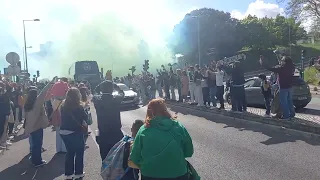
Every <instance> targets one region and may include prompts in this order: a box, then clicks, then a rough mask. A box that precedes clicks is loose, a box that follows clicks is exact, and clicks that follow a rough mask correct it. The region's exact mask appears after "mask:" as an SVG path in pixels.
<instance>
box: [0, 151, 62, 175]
mask: <svg viewBox="0 0 320 180" xmlns="http://www.w3.org/2000/svg"><path fill="white" fill-rule="evenodd" d="M63 164H64V155H63V154H55V155H54V156H53V158H52V159H51V160H50V162H48V164H47V165H46V166H43V167H40V168H34V167H33V166H32V164H31V162H30V160H29V155H27V156H25V157H24V158H23V159H22V160H21V161H20V162H19V163H18V164H15V165H13V166H11V167H8V168H7V169H5V170H3V171H1V172H0V177H1V179H3V180H9V179H12V180H15V179H17V180H18V179H19V180H45V179H55V178H57V177H59V176H61V175H63V174H64V166H63Z"/></svg>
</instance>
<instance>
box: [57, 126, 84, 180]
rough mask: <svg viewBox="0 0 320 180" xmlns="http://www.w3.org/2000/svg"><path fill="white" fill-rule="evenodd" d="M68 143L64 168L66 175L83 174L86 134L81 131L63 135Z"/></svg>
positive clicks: (64, 140) (65, 142)
mask: <svg viewBox="0 0 320 180" xmlns="http://www.w3.org/2000/svg"><path fill="white" fill-rule="evenodd" d="M61 138H62V139H63V142H64V144H65V145H66V149H67V154H66V157H65V164H64V170H65V173H64V174H65V175H66V176H71V175H73V174H75V175H81V174H83V156H84V146H85V143H84V135H83V133H81V132H74V133H72V134H68V135H61Z"/></svg>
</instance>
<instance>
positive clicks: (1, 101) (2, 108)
mask: <svg viewBox="0 0 320 180" xmlns="http://www.w3.org/2000/svg"><path fill="white" fill-rule="evenodd" d="M10 109H11V107H10V100H9V98H8V97H7V96H6V94H3V95H0V118H3V117H5V116H9V115H10Z"/></svg>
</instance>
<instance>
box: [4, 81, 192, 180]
mask: <svg viewBox="0 0 320 180" xmlns="http://www.w3.org/2000/svg"><path fill="white" fill-rule="evenodd" d="M34 85H36V84H34ZM39 86H43V88H42V89H39V88H38V87H36V86H29V87H21V86H20V85H18V84H16V83H9V82H6V81H2V82H1V88H0V90H1V91H0V92H1V94H0V109H1V112H0V113H1V114H0V118H1V119H0V120H1V124H0V125H1V127H2V128H3V129H2V128H1V132H0V134H1V135H2V137H3V135H5V139H6V138H7V135H8V132H10V131H9V129H10V127H11V126H8V125H7V124H8V120H9V116H12V115H13V110H14V111H15V113H16V114H17V115H13V117H12V118H13V119H14V120H15V119H17V121H18V123H19V122H21V123H23V122H24V134H25V135H28V136H29V142H30V161H31V163H32V164H33V165H34V167H36V168H38V167H41V166H44V165H46V163H47V162H46V161H45V160H43V159H42V156H41V153H42V152H43V151H44V150H45V149H44V148H43V136H44V129H46V128H48V127H50V126H52V130H54V131H56V153H62V154H65V164H64V166H65V179H81V178H83V177H84V176H85V173H84V171H83V170H84V166H85V162H84V154H85V143H86V138H87V137H88V133H89V132H88V126H89V125H90V124H91V123H92V117H91V111H90V106H91V105H90V103H93V106H94V107H95V109H96V111H95V113H96V115H97V124H98V130H97V131H96V133H95V134H96V141H97V143H98V145H99V150H100V157H101V162H103V161H104V160H106V159H107V158H108V154H109V153H110V151H112V147H113V146H114V145H115V144H117V143H118V142H119V141H121V140H122V138H123V137H124V135H123V133H122V131H121V128H122V125H121V116H120V104H121V101H122V99H123V94H122V93H118V94H117V95H114V94H113V92H114V90H115V89H114V84H113V81H108V80H106V81H104V82H102V83H101V84H100V85H99V88H98V90H99V92H97V94H95V95H93V97H92V98H91V96H89V94H90V91H89V90H88V88H87V87H86V85H85V84H84V83H79V84H77V83H73V82H71V83H70V82H69V81H68V79H67V78H57V77H55V78H53V80H52V81H50V82H48V83H46V84H42V85H40V84H39ZM13 92H15V93H13ZM18 92H19V93H18ZM16 96H17V99H18V100H17V102H18V105H15V104H14V103H15V102H13V101H14V100H15V99H14V98H16ZM14 108H16V109H14ZM19 110H20V111H19ZM19 112H21V113H22V114H21V115H20V116H19ZM175 118H176V117H174V116H172V115H171V114H170V113H169V111H168V110H167V107H166V105H165V100H163V99H154V100H152V101H150V102H149V104H148V111H147V115H146V119H145V120H144V121H142V120H136V121H134V123H133V125H132V128H131V131H132V137H131V141H130V142H129V143H130V145H129V151H128V152H129V153H128V155H127V160H126V167H127V169H128V170H126V171H125V172H126V173H125V174H124V175H123V176H122V177H121V178H120V179H122V180H138V179H139V175H140V174H141V177H140V178H141V179H142V180H154V179H159V180H161V179H172V180H180V179H181V180H184V179H186V177H189V175H188V172H189V169H188V167H189V165H190V164H189V163H188V162H187V161H186V160H185V158H186V157H191V156H192V154H193V145H192V140H191V137H190V135H189V134H188V132H187V130H186V129H185V128H184V126H183V125H182V124H181V123H179V122H178V121H176V120H175ZM23 120H24V121H23ZM9 123H11V122H9ZM170 129H172V131H171V130H170ZM168 130H170V131H168ZM6 140H7V139H6ZM5 142H6V143H9V142H8V141H5ZM155 144H156V146H154V145H155ZM168 145H169V146H168ZM151 147H153V148H151ZM155 147H156V149H155ZM159 149H160V150H161V149H162V150H161V151H160V153H159ZM130 152H131V153H130ZM172 155H174V156H172ZM154 157H157V158H154ZM166 162H172V164H171V165H170V166H168V164H167V163H166ZM173 167H174V168H173ZM139 172H140V173H139Z"/></svg>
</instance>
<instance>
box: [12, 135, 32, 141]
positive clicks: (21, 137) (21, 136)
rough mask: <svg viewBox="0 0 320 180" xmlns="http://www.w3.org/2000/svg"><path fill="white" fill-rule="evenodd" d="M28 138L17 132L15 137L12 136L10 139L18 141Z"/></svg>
mask: <svg viewBox="0 0 320 180" xmlns="http://www.w3.org/2000/svg"><path fill="white" fill-rule="evenodd" d="M27 138H29V137H28V136H26V135H24V134H19V135H17V136H16V137H14V139H13V140H12V142H18V141H21V140H24V139H27Z"/></svg>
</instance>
